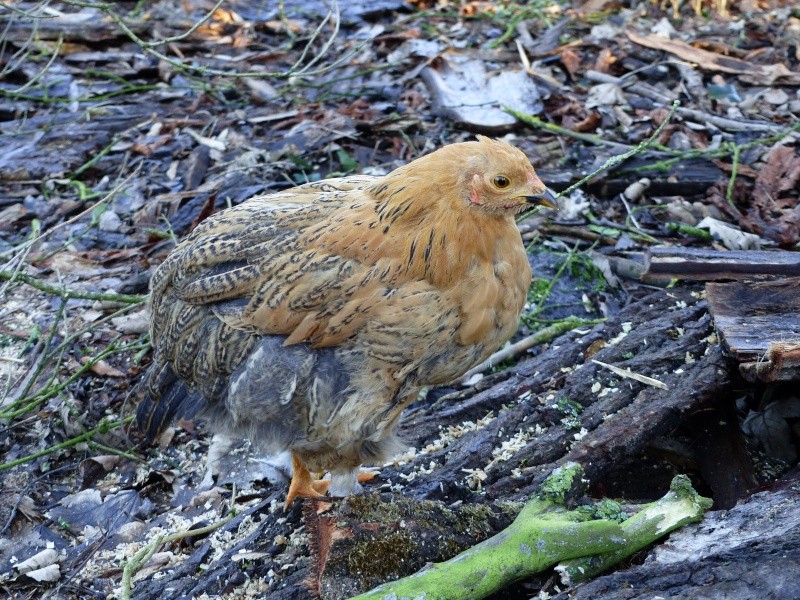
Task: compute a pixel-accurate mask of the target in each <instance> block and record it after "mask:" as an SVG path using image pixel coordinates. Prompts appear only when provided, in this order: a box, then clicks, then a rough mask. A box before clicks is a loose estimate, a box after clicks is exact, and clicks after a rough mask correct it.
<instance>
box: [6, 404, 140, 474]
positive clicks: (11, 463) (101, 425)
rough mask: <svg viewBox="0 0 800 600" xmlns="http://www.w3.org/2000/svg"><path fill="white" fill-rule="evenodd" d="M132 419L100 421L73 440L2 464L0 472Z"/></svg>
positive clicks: (87, 440) (132, 417)
mask: <svg viewBox="0 0 800 600" xmlns="http://www.w3.org/2000/svg"><path fill="white" fill-rule="evenodd" d="M134 418H135V415H130V416H129V417H126V418H124V419H122V420H120V421H112V422H109V421H106V420H102V421H100V423H98V425H97V427H95V428H94V429H90V430H89V431H85V432H83V433H82V434H80V435H76V436H75V437H73V438H70V439H68V440H66V441H63V442H61V443H60V444H55V445H53V446H50V447H48V448H45V449H44V450H40V451H39V452H34V453H33V454H28V455H27V456H23V457H21V458H18V459H16V460H11V461H9V462H7V463H3V464H1V465H0V471H4V470H6V469H11V468H12V467H16V466H19V465H22V464H25V463H27V462H30V461H32V460H36V459H37V458H41V457H42V456H47V455H48V454H53V453H54V452H58V451H59V450H64V449H65V448H69V447H71V446H75V445H77V444H80V443H81V442H90V441H91V440H92V439H93V438H94V436H96V435H97V434H103V433H108V432H109V431H111V430H112V429H117V428H119V427H122V426H123V425H126V424H128V423H130V422H131V421H133V419H134Z"/></svg>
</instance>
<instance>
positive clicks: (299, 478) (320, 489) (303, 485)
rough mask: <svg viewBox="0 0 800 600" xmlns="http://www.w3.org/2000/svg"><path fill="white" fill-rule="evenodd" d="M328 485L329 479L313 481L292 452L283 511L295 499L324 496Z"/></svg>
mask: <svg viewBox="0 0 800 600" xmlns="http://www.w3.org/2000/svg"><path fill="white" fill-rule="evenodd" d="M330 484H331V482H330V480H329V479H314V478H313V477H312V476H311V473H309V472H308V468H307V467H306V466H305V465H304V464H303V461H302V460H301V459H300V457H299V456H297V454H295V453H294V452H292V482H291V483H290V484H289V492H288V493H287V494H286V502H285V503H284V505H283V508H284V510H289V507H290V506H291V505H292V502H294V499H295V498H297V497H300V498H319V497H320V496H324V495H325V493H326V492H327V491H328V486H329V485H330Z"/></svg>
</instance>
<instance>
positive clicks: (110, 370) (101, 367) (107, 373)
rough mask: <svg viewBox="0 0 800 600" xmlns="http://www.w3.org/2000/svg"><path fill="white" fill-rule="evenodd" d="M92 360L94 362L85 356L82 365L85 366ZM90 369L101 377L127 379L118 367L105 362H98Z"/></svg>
mask: <svg viewBox="0 0 800 600" xmlns="http://www.w3.org/2000/svg"><path fill="white" fill-rule="evenodd" d="M90 360H92V359H91V358H90V357H88V356H84V357H83V358H81V364H82V365H85V364H86V363H88V362H89V361H90ZM89 369H90V370H91V371H92V373H94V374H95V375H100V376H102V377H125V373H123V372H122V371H120V370H119V369H117V368H116V367H112V366H111V365H110V364H108V363H107V362H106V361H104V360H99V361H97V362H96V363H94V364H93V365H92V366H91V367H89Z"/></svg>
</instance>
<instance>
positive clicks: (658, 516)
mask: <svg viewBox="0 0 800 600" xmlns="http://www.w3.org/2000/svg"><path fill="white" fill-rule="evenodd" d="M582 477H583V469H582V468H581V467H580V465H577V464H575V463H571V464H568V465H565V466H563V467H561V468H559V469H557V470H555V471H554V472H553V473H552V474H551V475H550V476H549V477H548V478H547V479H546V480H545V482H544V483H543V484H542V486H541V488H540V494H539V495H537V496H536V497H534V498H533V499H531V500H530V501H529V502H528V503H527V504H526V505H525V506H524V507H523V509H522V511H521V512H520V513H519V515H518V516H517V518H516V519H515V520H514V522H513V523H512V524H511V525H509V526H508V527H507V528H506V529H504V530H503V531H501V532H500V533H498V534H497V535H495V536H493V537H491V538H489V539H487V540H485V541H483V542H481V543H480V544H477V545H476V546H473V547H472V548H470V549H468V550H466V551H465V552H462V553H461V554H458V555H457V556H455V557H454V558H452V559H450V560H448V561H445V562H442V563H436V564H432V565H430V566H428V567H426V568H425V569H423V570H422V571H420V572H418V573H416V574H414V575H411V576H410V577H405V578H403V579H399V580H397V581H393V582H390V583H386V584H383V585H381V586H379V587H377V588H375V589H373V590H371V591H369V592H367V593H365V594H361V595H359V596H355V597H354V598H353V599H352V600H378V599H380V600H412V599H413V600H465V599H467V598H469V599H470V600H479V599H481V598H486V597H488V596H490V595H491V594H494V593H497V592H498V591H500V590H502V589H503V588H505V587H507V586H508V585H510V584H512V583H514V582H515V581H518V580H520V579H524V578H526V577H530V576H532V575H534V574H536V573H540V572H542V571H543V570H545V569H547V568H549V567H552V566H553V565H556V564H558V563H561V562H563V561H567V560H573V562H570V563H567V564H565V565H563V566H562V568H561V570H562V572H563V573H565V574H567V575H569V576H570V577H572V578H577V577H579V576H587V575H585V574H589V573H595V572H598V570H597V569H600V570H602V569H606V568H608V567H610V566H611V565H613V564H615V563H616V562H619V561H620V560H622V559H623V558H625V557H626V556H630V554H632V553H633V552H636V551H637V550H639V549H641V548H643V547H644V546H646V545H648V544H650V543H652V542H653V541H655V540H656V539H658V538H660V537H661V536H663V535H664V534H666V533H668V532H669V531H672V530H673V529H675V528H677V527H680V526H681V525H683V524H685V523H689V522H692V521H698V520H700V519H701V518H702V515H703V513H704V512H705V511H706V510H707V509H708V508H710V505H711V501H710V500H708V499H706V498H702V497H701V496H698V495H697V493H696V492H695V491H694V490H693V489H692V487H691V485H690V484H689V482H688V479H686V478H685V477H681V476H679V477H676V478H675V480H674V481H673V484H672V486H671V489H670V492H669V493H668V494H667V495H666V496H664V498H662V499H661V500H659V501H658V502H654V503H653V504H649V505H647V506H646V507H645V509H644V510H642V511H641V512H640V513H637V514H636V515H635V516H634V517H631V518H630V519H628V520H627V521H625V522H623V523H622V524H621V525H620V524H619V523H617V521H616V520H613V519H607V518H606V519H597V520H587V519H589V518H591V516H590V514H589V513H590V511H586V510H585V509H580V508H579V509H576V510H567V509H566V508H564V499H565V497H566V496H568V495H569V493H570V491H571V490H572V489H574V488H575V486H577V485H580V483H581V481H582ZM619 516H620V517H622V515H619ZM626 524H627V525H626ZM594 555H599V556H600V558H592V557H593V556H594ZM587 561H594V563H589V564H587Z"/></svg>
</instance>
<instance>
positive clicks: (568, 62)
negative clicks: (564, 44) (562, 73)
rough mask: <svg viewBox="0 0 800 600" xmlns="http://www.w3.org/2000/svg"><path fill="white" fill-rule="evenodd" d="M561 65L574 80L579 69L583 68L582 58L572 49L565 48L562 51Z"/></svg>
mask: <svg viewBox="0 0 800 600" xmlns="http://www.w3.org/2000/svg"><path fill="white" fill-rule="evenodd" d="M561 64H562V65H564V68H565V69H566V70H567V72H568V73H569V76H570V77H571V78H572V79H575V76H576V75H577V74H578V69H580V67H581V57H580V56H578V53H577V52H575V50H573V49H572V48H564V49H563V50H562V51H561Z"/></svg>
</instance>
